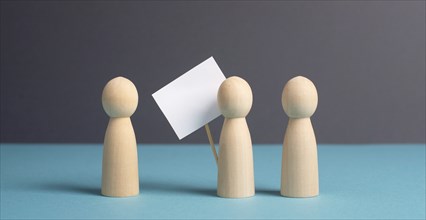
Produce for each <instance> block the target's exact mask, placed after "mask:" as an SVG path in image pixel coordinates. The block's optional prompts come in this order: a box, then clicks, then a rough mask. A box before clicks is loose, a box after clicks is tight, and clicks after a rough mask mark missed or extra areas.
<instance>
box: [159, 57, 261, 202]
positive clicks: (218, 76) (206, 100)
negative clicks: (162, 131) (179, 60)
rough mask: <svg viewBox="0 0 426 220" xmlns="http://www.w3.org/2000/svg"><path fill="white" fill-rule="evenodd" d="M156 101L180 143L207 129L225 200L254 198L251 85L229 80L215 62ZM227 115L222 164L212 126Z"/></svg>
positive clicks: (185, 76) (164, 91)
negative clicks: (221, 116)
mask: <svg viewBox="0 0 426 220" xmlns="http://www.w3.org/2000/svg"><path fill="white" fill-rule="evenodd" d="M219 87H220V88H219ZM218 91H219V92H218ZM152 96H153V97H154V99H155V101H156V102H157V104H158V106H159V107H160V109H161V111H162V112H163V113H164V115H165V116H166V118H167V120H168V121H169V123H170V125H171V126H172V128H173V130H174V131H175V133H176V135H177V136H178V138H179V140H180V139H182V138H184V137H186V136H187V135H189V134H191V133H192V132H194V131H196V130H197V129H199V128H201V127H203V126H204V127H205V128H206V132H207V135H208V138H209V142H210V145H211V148H212V151H213V155H214V157H215V159H216V162H217V163H218V195H219V196H221V197H228V198H243V197H249V196H253V195H254V176H253V153H252V144H251V138H250V132H249V130H248V127H247V123H246V119H245V116H246V115H247V114H248V112H249V111H250V109H251V105H252V100H253V96H252V93H251V89H250V86H249V85H248V84H247V82H246V81H244V80H243V79H241V78H239V77H230V78H229V79H226V78H225V76H224V75H223V73H222V71H221V70H220V68H219V66H218V65H217V64H216V62H215V60H214V59H213V57H210V58H209V59H207V60H206V61H204V62H202V63H201V64H199V65H197V66H196V67H194V68H192V69H191V70H189V71H188V72H186V73H185V74H183V75H181V76H180V77H178V78H177V79H175V80H174V81H172V82H170V83H169V84H167V85H166V86H164V87H163V88H161V89H160V90H158V91H157V92H155V93H154V94H153V95H152ZM219 108H220V109H219ZM221 112H222V114H223V115H224V116H225V122H224V125H223V130H222V133H221V138H220V156H219V158H218V157H217V153H216V148H215V146H214V141H213V138H212V136H211V134H210V129H209V126H208V123H209V122H210V121H212V120H213V119H215V118H217V117H219V116H220V115H221Z"/></svg>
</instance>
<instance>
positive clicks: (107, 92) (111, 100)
mask: <svg viewBox="0 0 426 220" xmlns="http://www.w3.org/2000/svg"><path fill="white" fill-rule="evenodd" d="M102 105H103V107H104V110H105V112H106V113H107V114H108V115H109V116H110V117H112V118H120V117H130V116H131V115H132V114H133V113H134V112H135V111H136V108H137V106H138V91H137V90H136V86H135V85H134V84H133V83H132V82H131V81H130V80H128V79H126V78H124V77H121V76H119V77H116V78H114V79H112V80H110V81H109V82H108V83H107V84H106V85H105V88H104V91H103V93H102Z"/></svg>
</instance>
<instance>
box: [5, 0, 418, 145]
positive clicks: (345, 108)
mask: <svg viewBox="0 0 426 220" xmlns="http://www.w3.org/2000/svg"><path fill="white" fill-rule="evenodd" d="M210 56H214V57H215V59H216V61H217V62H218V64H219V65H220V67H221V69H222V70H223V72H224V73H225V75H227V76H231V75H238V76H241V77H243V78H245V79H246V80H247V81H248V82H249V84H250V85H251V87H252V90H253V94H254V103H253V108H252V110H251V112H250V114H249V116H248V117H247V120H248V124H249V126H250V130H251V134H252V139H253V142H254V143H281V142H282V139H283V134H284V130H285V127H286V124H287V117H286V116H285V114H284V112H283V110H282V107H281V91H282V88H283V86H284V84H285V82H286V81H287V80H289V79H290V78H291V77H293V76H296V75H299V74H301V75H304V76H307V77H308V78H310V79H311V80H312V81H313V82H314V83H315V84H316V86H317V89H318V92H319V106H318V109H317V112H316V113H315V115H314V116H313V118H312V121H313V124H314V128H315V131H316V134H317V139H318V142H319V143H380V142H385V143H392V142H410V143H411V142H425V2H424V1H342V2H338V1H321V2H318V1H302V2H296V1H264V2H260V1H259V2H257V1H231V2H225V1H217V2H214V1H203V2H196V1H183V2H172V1H160V2H153V1H140V2H138V1H126V2H113V1H108V2H102V1H90V2H72V1H60V2H54V1H47V2H46V1H45V2H31V1H28V2H27V1H25V2H4V1H2V2H1V130H0V131H1V142H99V143H100V142H102V141H103V136H104V133H105V129H106V126H107V123H108V117H107V116H106V114H105V113H104V111H103V109H102V105H101V93H102V89H103V86H104V85H105V84H106V83H107V82H108V80H110V79H111V78H113V77H115V76H118V75H122V76H125V77H127V78H129V79H131V80H132V81H133V82H134V83H135V85H136V87H137V88H138V90H139V95H140V102H139V106H138V109H137V111H136V113H135V114H134V115H133V117H132V121H133V124H134V128H135V132H136V135H137V139H138V142H151V143H153V142H155V143H178V142H179V141H178V139H177V137H176V136H175V134H174V132H173V130H172V128H171V127H170V125H169V124H168V122H167V120H166V118H165V117H164V116H163V114H162V113H161V112H160V110H159V108H158V106H157V105H156V104H155V102H154V100H153V99H152V97H151V94H152V93H153V92H155V91H156V90H158V89H159V88H161V87H162V86H164V85H166V84H167V83H168V82H170V81H172V80H173V79H175V78H176V77H178V76H179V75H181V74H182V73H184V72H186V71H187V70H189V69H190V68H192V67H193V66H195V65H197V64H198V63H200V62H201V61H203V60H205V59H206V58H208V57H210ZM222 121H223V120H222V118H219V119H216V120H215V121H214V122H212V123H211V127H212V132H213V134H214V136H215V139H216V141H217V140H218V137H219V133H220V129H221V124H222ZM182 142H184V143H190V142H200V143H207V137H206V136H205V133H204V130H202V129H200V130H199V131H197V132H195V133H194V134H192V135H190V136H188V137H187V138H185V139H184V140H183V141H182ZM182 142H180V143H182Z"/></svg>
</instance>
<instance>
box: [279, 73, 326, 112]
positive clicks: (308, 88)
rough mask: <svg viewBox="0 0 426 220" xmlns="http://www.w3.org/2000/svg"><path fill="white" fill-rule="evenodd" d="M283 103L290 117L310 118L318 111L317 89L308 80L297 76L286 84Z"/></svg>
mask: <svg viewBox="0 0 426 220" xmlns="http://www.w3.org/2000/svg"><path fill="white" fill-rule="evenodd" d="M281 102H282V105H283V108H284V111H285V113H286V114H287V115H288V117H290V118H309V117H311V116H312V115H313V114H314V112H315V110H316V109H317V105H318V93H317V89H316V88H315V85H314V84H313V83H312V81H311V80H309V79H308V78H306V77H303V76H296V77H294V78H292V79H290V80H289V81H288V82H287V84H285V86H284V90H283V94H282V98H281Z"/></svg>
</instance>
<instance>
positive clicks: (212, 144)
mask: <svg viewBox="0 0 426 220" xmlns="http://www.w3.org/2000/svg"><path fill="white" fill-rule="evenodd" d="M204 128H206V133H207V137H208V138H209V142H210V146H211V148H212V152H213V156H214V159H215V160H216V165H217V161H218V157H217V152H216V147H215V146H214V141H213V136H212V133H211V132H210V127H209V124H208V123H207V124H205V125H204Z"/></svg>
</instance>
